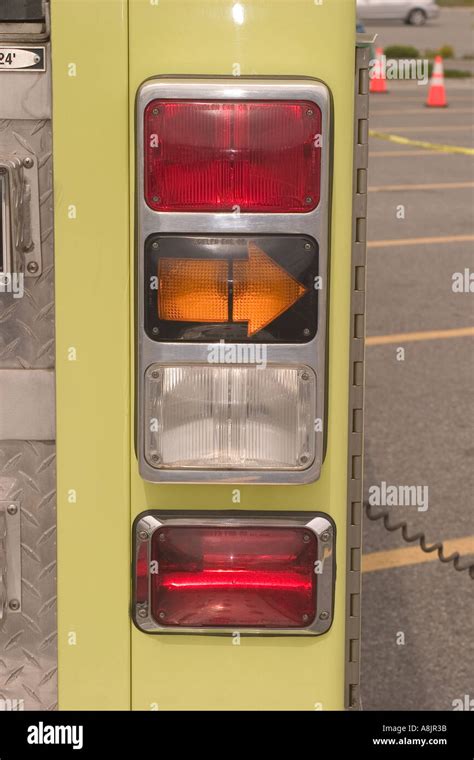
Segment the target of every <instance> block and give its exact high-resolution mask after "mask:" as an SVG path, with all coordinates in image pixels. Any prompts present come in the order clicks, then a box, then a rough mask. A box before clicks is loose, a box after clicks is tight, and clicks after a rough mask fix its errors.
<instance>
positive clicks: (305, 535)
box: [303, 533, 309, 544]
mask: <svg viewBox="0 0 474 760" xmlns="http://www.w3.org/2000/svg"><path fill="white" fill-rule="evenodd" d="M303 541H304V542H305V544H307V543H308V541H309V535H308V533H305V534H304V536H303Z"/></svg>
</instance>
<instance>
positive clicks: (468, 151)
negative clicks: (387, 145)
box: [369, 127, 474, 156]
mask: <svg viewBox="0 0 474 760" xmlns="http://www.w3.org/2000/svg"><path fill="white" fill-rule="evenodd" d="M395 129H396V127H395ZM401 129H403V128H401ZM405 131H406V130H405ZM369 137H375V138H376V139H378V140H388V141H389V142H392V143H396V144H398V145H413V146H414V147H416V148H426V150H433V151H435V152H437V153H461V154H462V155H465V156H474V148H466V147H465V146H463V145H442V144H439V143H431V142H427V141H426V140H411V139H410V138H409V137H403V136H402V135H392V134H390V133H389V132H377V131H376V130H375V129H369Z"/></svg>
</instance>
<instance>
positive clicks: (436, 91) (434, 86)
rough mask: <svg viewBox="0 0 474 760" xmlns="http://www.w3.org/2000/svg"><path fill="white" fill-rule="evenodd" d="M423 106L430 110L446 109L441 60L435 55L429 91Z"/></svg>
mask: <svg viewBox="0 0 474 760" xmlns="http://www.w3.org/2000/svg"><path fill="white" fill-rule="evenodd" d="M425 105H427V106H429V107H430V108H446V106H447V105H448V103H447V100H446V89H445V86H444V73H443V59H442V58H441V56H440V55H437V56H436V58H435V60H434V66H433V73H432V74H431V79H430V89H429V90H428V98H427V100H426V103H425Z"/></svg>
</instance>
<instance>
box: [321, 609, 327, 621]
mask: <svg viewBox="0 0 474 760" xmlns="http://www.w3.org/2000/svg"><path fill="white" fill-rule="evenodd" d="M328 617H329V612H326V611H325V610H323V612H321V614H320V616H319V619H320V620H327V619H328Z"/></svg>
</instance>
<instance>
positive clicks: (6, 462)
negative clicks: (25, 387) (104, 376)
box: [0, 441, 57, 710]
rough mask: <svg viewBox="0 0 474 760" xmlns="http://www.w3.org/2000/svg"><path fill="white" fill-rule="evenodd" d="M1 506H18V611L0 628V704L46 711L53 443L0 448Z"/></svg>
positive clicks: (52, 607)
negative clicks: (4, 503)
mask: <svg viewBox="0 0 474 760" xmlns="http://www.w3.org/2000/svg"><path fill="white" fill-rule="evenodd" d="M0 500H11V501H17V502H19V503H20V505H21V562H22V611H21V613H16V614H11V613H9V612H8V611H7V612H6V615H5V618H4V620H3V622H2V623H1V624H0V700H4V701H5V703H6V704H7V705H11V704H20V705H21V706H22V708H23V709H25V710H48V709H49V710H50V709H54V708H55V706H56V700H57V677H56V670H57V654H56V493H55V446H54V444H53V443H41V442H36V441H6V442H5V441H4V442H2V445H1V448H0ZM20 700H23V702H22V703H21V702H19V701H20Z"/></svg>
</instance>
